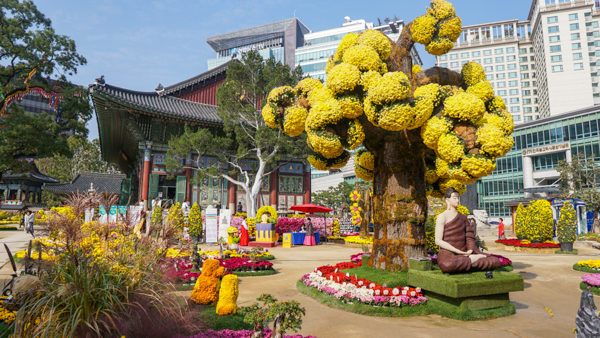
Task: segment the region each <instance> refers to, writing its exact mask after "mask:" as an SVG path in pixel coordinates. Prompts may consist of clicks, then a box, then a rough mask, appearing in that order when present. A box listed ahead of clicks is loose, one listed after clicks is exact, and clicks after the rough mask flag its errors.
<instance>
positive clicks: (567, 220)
mask: <svg viewBox="0 0 600 338" xmlns="http://www.w3.org/2000/svg"><path fill="white" fill-rule="evenodd" d="M556 233H557V235H558V241H559V242H561V243H573V242H575V239H576V237H577V218H576V216H575V208H574V207H573V204H571V203H570V202H566V203H565V204H564V205H563V206H562V208H560V218H559V219H558V227H557V229H556Z"/></svg>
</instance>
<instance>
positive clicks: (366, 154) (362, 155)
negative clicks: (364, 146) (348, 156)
mask: <svg viewBox="0 0 600 338" xmlns="http://www.w3.org/2000/svg"><path fill="white" fill-rule="evenodd" d="M354 161H355V162H356V163H357V164H359V165H360V166H361V167H364V168H365V169H369V170H375V155H373V153H372V152H370V151H367V150H361V151H358V152H356V154H355V155H354Z"/></svg>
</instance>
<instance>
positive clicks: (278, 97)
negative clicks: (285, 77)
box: [267, 86, 296, 107]
mask: <svg viewBox="0 0 600 338" xmlns="http://www.w3.org/2000/svg"><path fill="white" fill-rule="evenodd" d="M295 97H296V96H295V93H294V88H292V87H290V86H281V87H277V88H274V89H273V90H271V92H270V93H269V96H267V102H270V103H273V104H275V105H277V106H280V107H287V106H289V105H290V104H292V102H293V100H294V98H295Z"/></svg>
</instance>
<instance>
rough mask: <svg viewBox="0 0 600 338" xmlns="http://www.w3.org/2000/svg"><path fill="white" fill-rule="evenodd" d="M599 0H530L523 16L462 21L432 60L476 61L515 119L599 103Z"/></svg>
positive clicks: (457, 65)
mask: <svg viewBox="0 0 600 338" xmlns="http://www.w3.org/2000/svg"><path fill="white" fill-rule="evenodd" d="M599 8H600V1H598V0H533V1H532V4H531V8H530V11H529V14H528V17H527V20H507V21H499V22H492V23H486V24H480V25H471V26H465V27H463V34H462V35H461V37H460V38H459V40H458V41H457V42H456V45H455V48H454V49H453V50H451V51H450V52H449V53H448V54H446V55H442V56H439V57H437V59H436V64H437V65H438V66H441V67H448V68H450V69H452V70H456V71H460V69H461V68H462V65H463V64H465V63H466V62H468V61H476V62H479V63H481V64H482V65H483V66H484V68H485V70H486V73H487V75H488V79H489V80H490V82H491V83H492V85H493V86H494V89H495V90H496V93H498V94H499V95H500V96H502V97H503V98H504V100H505V101H506V105H507V107H508V110H509V111H510V112H511V114H512V115H513V118H514V121H515V123H517V124H518V123H524V122H528V121H532V120H535V119H536V118H538V117H548V116H554V115H557V114H562V113H565V112H567V111H573V110H576V109H582V108H586V107H590V106H593V105H595V104H600V88H598V83H599V82H600V77H598V66H597V65H596V63H597V62H599V61H600V29H599V19H600V12H599V11H598V9H599Z"/></svg>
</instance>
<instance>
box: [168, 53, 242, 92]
mask: <svg viewBox="0 0 600 338" xmlns="http://www.w3.org/2000/svg"><path fill="white" fill-rule="evenodd" d="M230 62H231V61H228V62H226V63H224V64H222V65H220V66H218V67H215V68H213V69H210V70H208V71H206V72H204V73H202V74H198V75H196V76H194V77H191V78H189V79H187V80H183V81H181V82H178V83H175V84H173V85H170V86H166V87H165V94H167V95H170V94H173V93H175V92H177V91H180V90H184V89H187V88H189V87H191V86H193V85H195V84H197V83H200V82H202V81H206V80H209V79H210V78H212V77H216V76H219V75H221V74H225V72H226V71H227V67H229V63H230Z"/></svg>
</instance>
